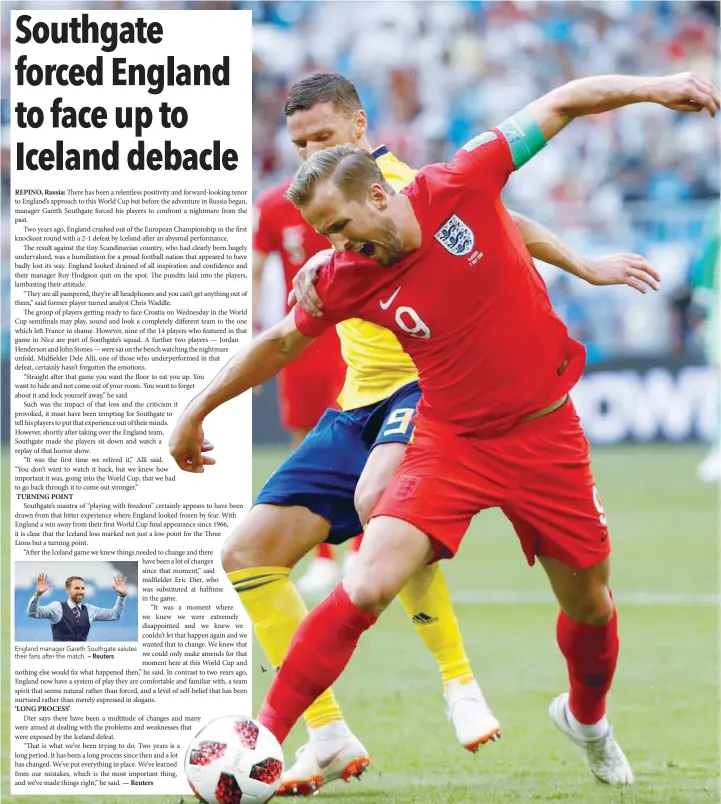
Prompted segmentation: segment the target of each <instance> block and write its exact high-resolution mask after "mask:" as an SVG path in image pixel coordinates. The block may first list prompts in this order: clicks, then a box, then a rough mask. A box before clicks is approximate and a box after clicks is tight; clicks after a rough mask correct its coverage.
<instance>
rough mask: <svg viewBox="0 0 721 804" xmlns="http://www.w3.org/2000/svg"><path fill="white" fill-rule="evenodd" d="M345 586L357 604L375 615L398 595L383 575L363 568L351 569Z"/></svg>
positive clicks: (344, 581) (345, 580)
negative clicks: (379, 575) (358, 569)
mask: <svg viewBox="0 0 721 804" xmlns="http://www.w3.org/2000/svg"><path fill="white" fill-rule="evenodd" d="M354 569H355V568H354ZM343 586H344V588H345V590H346V592H347V594H348V597H350V599H351V600H352V601H353V602H354V603H355V604H356V606H358V607H359V608H361V609H363V610H364V611H369V612H371V613H372V614H375V615H378V614H380V613H381V612H382V611H383V610H384V609H386V608H387V607H388V606H389V605H390V604H391V602H392V601H393V598H394V597H395V596H396V592H395V591H394V589H393V588H392V586H391V585H390V584H388V583H386V582H384V580H383V579H382V578H381V577H378V576H377V575H376V576H374V574H373V573H371V572H365V571H362V570H360V571H355V572H354V571H353V570H351V572H349V573H348V575H347V576H346V577H345V578H344V580H343Z"/></svg>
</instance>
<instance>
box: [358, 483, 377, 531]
mask: <svg viewBox="0 0 721 804" xmlns="http://www.w3.org/2000/svg"><path fill="white" fill-rule="evenodd" d="M384 489H385V486H384V485H383V484H382V483H378V482H376V481H373V480H365V481H364V480H363V478H361V481H360V482H359V483H358V485H357V486H356V490H355V497H354V499H353V502H354V504H355V510H356V512H357V513H358V518H359V519H360V521H361V524H362V525H363V526H364V527H365V526H366V525H367V524H368V520H369V519H370V518H371V514H372V513H373V509H374V508H375V507H376V505H377V504H378V500H380V498H381V494H383V491H384Z"/></svg>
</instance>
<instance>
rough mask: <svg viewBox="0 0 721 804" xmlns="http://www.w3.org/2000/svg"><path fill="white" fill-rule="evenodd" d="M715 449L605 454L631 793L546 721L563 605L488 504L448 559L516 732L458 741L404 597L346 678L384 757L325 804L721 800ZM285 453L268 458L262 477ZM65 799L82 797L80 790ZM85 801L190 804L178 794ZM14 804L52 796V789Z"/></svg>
mask: <svg viewBox="0 0 721 804" xmlns="http://www.w3.org/2000/svg"><path fill="white" fill-rule="evenodd" d="M702 454H703V451H702V449H701V448H686V447H636V448H613V449H596V450H595V451H594V456H595V463H594V466H595V470H596V476H597V480H598V486H599V490H600V492H601V495H602V498H603V502H604V506H605V508H606V512H607V514H608V517H609V523H610V525H611V532H612V537H613V543H614V570H613V587H614V589H615V591H616V593H617V599H618V600H619V610H620V630H621V660H620V666H619V669H618V673H617V676H616V683H615V685H614V690H613V693H612V697H611V701H610V715H611V718H612V721H613V723H614V725H615V727H616V734H617V736H618V738H619V740H620V742H621V745H622V746H623V748H624V750H625V751H626V753H627V755H628V757H629V760H630V761H631V763H632V765H633V767H634V770H635V772H636V777H637V783H636V785H635V787H634V788H632V789H630V790H622V791H619V790H612V789H608V788H604V787H602V786H601V785H599V784H597V783H596V782H595V781H594V780H593V779H592V777H591V776H590V775H589V774H588V772H587V771H586V769H585V767H584V766H583V763H582V760H581V758H580V755H579V754H578V753H577V752H576V749H575V747H574V746H572V745H571V744H570V743H569V742H568V741H567V739H566V738H565V737H563V735H561V734H560V733H558V732H557V731H556V729H555V727H554V726H553V724H552V723H551V721H550V720H549V718H548V716H547V714H546V708H547V706H548V703H549V702H550V700H551V699H552V698H553V697H554V696H555V695H556V694H557V693H558V692H561V691H562V690H564V689H565V687H566V682H565V668H564V665H563V661H562V659H561V657H560V654H559V652H558V650H557V648H556V644H555V637H554V627H555V616H556V608H555V606H554V605H553V603H552V602H545V600H546V598H545V590H546V584H545V578H544V576H543V574H542V572H541V571H540V570H539V569H529V568H528V567H526V565H525V562H524V560H523V556H522V554H521V552H520V549H519V548H518V545H517V542H516V538H515V535H514V534H513V532H512V530H511V528H510V526H509V525H507V524H506V522H505V521H504V520H503V518H502V517H501V516H497V515H496V514H495V512H488V513H486V514H484V515H482V516H481V517H479V518H478V519H477V520H476V521H475V523H474V526H473V528H472V530H471V532H470V533H469V534H468V536H467V537H466V541H465V543H464V546H463V548H462V550H461V553H460V555H459V557H458V558H457V559H456V560H455V561H452V562H445V563H444V568H445V571H446V574H447V577H448V579H449V582H450V585H451V588H452V589H453V590H454V593H455V594H456V595H457V597H458V598H459V599H460V600H462V601H470V602H461V603H459V604H458V605H457V613H458V618H459V620H460V623H461V627H462V630H463V633H464V637H465V641H466V647H467V649H468V652H469V654H470V656H471V660H472V662H473V665H474V669H475V671H476V674H477V676H478V678H479V680H480V682H481V684H482V686H483V688H484V691H485V693H486V696H487V697H488V699H489V701H490V703H491V704H492V706H493V708H494V710H495V712H496V714H497V715H498V716H499V718H500V720H501V722H502V724H503V728H504V736H503V739H502V740H501V741H500V742H499V743H495V744H491V745H487V746H485V747H482V748H481V749H480V751H479V752H478V754H477V755H475V756H473V755H471V754H468V753H467V752H465V751H463V750H462V749H461V748H460V747H459V746H458V745H457V744H456V742H455V738H454V735H453V732H452V730H451V727H450V725H449V724H448V723H447V721H446V720H445V717H444V714H443V700H442V698H441V685H440V681H439V678H438V674H437V670H436V668H435V664H434V662H433V660H432V659H431V658H430V656H428V655H427V654H426V652H425V649H424V648H423V646H422V644H421V642H420V640H419V639H418V637H417V636H416V634H415V632H414V630H413V628H412V627H411V625H410V623H408V622H406V620H405V617H404V615H403V612H402V610H401V609H400V607H399V606H397V605H394V606H393V607H392V608H391V610H390V611H389V612H387V613H386V614H385V615H384V616H383V618H382V620H381V622H380V623H379V624H378V625H377V626H376V627H375V628H373V629H371V631H370V632H369V633H368V634H366V635H365V636H364V637H363V639H362V641H361V648H360V650H359V651H358V652H357V654H356V656H355V657H354V659H353V661H352V662H351V665H350V667H349V668H348V671H347V672H346V673H345V675H344V676H343V677H342V678H341V680H340V681H339V683H338V684H337V685H336V691H337V695H338V698H339V701H340V703H341V706H342V707H343V709H344V713H345V716H346V719H347V720H348V722H349V723H350V725H351V727H352V728H353V729H354V730H355V731H356V733H357V734H358V735H359V736H360V737H361V738H362V739H363V740H364V742H365V743H366V745H367V747H368V748H369V750H370V752H371V755H372V757H373V763H372V766H371V770H370V771H369V772H368V773H367V774H366V775H365V777H364V778H363V780H362V781H361V782H353V783H352V784H349V785H344V784H343V783H335V784H333V785H332V786H330V787H329V788H327V789H325V790H323V791H321V793H320V797H319V799H317V800H325V801H328V802H340V801H343V802H347V804H370V803H371V802H379V804H380V802H384V803H385V802H392V803H393V804H438V803H439V802H443V803H444V804H520V802H524V804H527V803H528V802H539V803H540V802H556V801H558V802H573V804H600V803H601V802H603V803H604V804H610V803H611V802H624V804H677V803H679V804H680V802H684V804H706V803H707V802H708V803H709V804H710V803H711V802H714V803H715V802H718V801H719V773H718V770H719V769H718V756H719V741H718V712H719V695H718V687H717V684H718V670H719V668H718V655H717V648H718V612H717V607H716V605H714V601H715V595H716V594H717V592H718V541H717V540H718V523H717V495H716V492H715V490H714V489H709V488H707V487H703V486H701V485H700V484H699V483H698V482H697V480H696V477H695V468H696V465H697V463H698V461H699V460H700V458H701V457H702ZM281 457H282V453H280V452H275V453H273V452H267V453H259V454H258V457H257V459H256V463H255V469H256V475H255V481H256V486H259V485H260V484H261V483H262V482H263V480H264V479H265V477H266V476H267V475H268V474H269V473H270V472H271V471H272V469H274V468H275V466H276V465H277V463H278V461H279V459H280V458H281ZM644 593H645V594H644ZM489 601H490V602H489ZM254 658H255V661H254V664H255V676H254V698H255V703H254V707H255V709H257V706H258V704H259V702H260V700H261V698H262V696H263V694H264V693H265V691H266V689H267V686H268V683H269V680H270V673H268V672H264V670H265V667H266V666H267V665H266V664H265V662H264V661H263V658H262V655H261V652H260V650H259V649H258V650H256V651H255V657H254ZM303 737H304V733H303V730H302V729H301V728H297V729H296V730H295V732H294V733H293V734H292V735H291V738H290V739H289V740H288V743H287V745H286V757H287V759H288V760H289V761H290V760H291V759H292V756H293V752H294V751H295V749H296V748H297V747H298V746H299V745H300V744H301V743H302V741H303ZM4 753H5V755H7V753H6V752H4ZM5 773H6V774H7V766H5ZM56 800H57V801H58V802H59V803H60V802H68V804H69V802H72V801H75V800H76V797H72V798H71V797H67V798H59V799H56ZM81 800H82V801H86V802H88V804H90V802H95V801H98V802H104V804H115V803H116V802H117V804H124V803H128V804H130V802H137V803H138V804H139V803H140V802H145V801H147V802H157V804H177V802H178V800H179V797H178V796H168V797H148V796H145V797H141V796H136V797H122V798H120V797H112V796H108V797H103V798H100V797H95V796H88V797H83V798H82V799H81ZM191 800H192V798H191V797H190V796H186V797H185V801H186V803H188V804H189V802H190V801H191ZM3 801H7V802H8V803H9V802H15V801H17V802H26V803H27V804H47V802H48V798H47V797H41V796H27V797H22V798H21V797H18V798H12V797H6V796H3Z"/></svg>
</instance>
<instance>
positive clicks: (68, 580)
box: [65, 575, 85, 589]
mask: <svg viewBox="0 0 721 804" xmlns="http://www.w3.org/2000/svg"><path fill="white" fill-rule="evenodd" d="M73 581H82V582H83V583H85V578H81V577H80V576H79V575H71V576H70V577H69V578H66V579H65V588H66V589H70V584H71V583H72V582H73Z"/></svg>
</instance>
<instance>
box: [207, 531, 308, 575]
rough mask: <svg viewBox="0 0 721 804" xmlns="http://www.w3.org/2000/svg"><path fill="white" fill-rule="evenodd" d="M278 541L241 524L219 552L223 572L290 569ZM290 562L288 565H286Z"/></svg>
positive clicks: (264, 532) (270, 535) (263, 532)
mask: <svg viewBox="0 0 721 804" xmlns="http://www.w3.org/2000/svg"><path fill="white" fill-rule="evenodd" d="M279 541H281V540H278V539H274V538H272V534H271V533H269V532H267V531H264V530H263V529H258V528H254V527H253V526H252V524H250V523H246V522H243V523H242V524H240V525H239V526H238V527H237V528H236V529H235V530H234V531H233V532H232V533H231V535H230V536H229V537H228V539H227V540H226V542H225V544H224V545H223V546H222V548H221V550H220V563H221V565H222V567H223V570H224V571H225V572H226V573H228V572H238V571H240V570H245V569H252V568H253V567H267V566H272V567H285V566H288V567H292V566H293V565H294V563H295V562H294V561H290V559H289V556H287V555H285V551H283V550H282V545H280V544H279ZM289 561H290V563H288V562H289Z"/></svg>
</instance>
